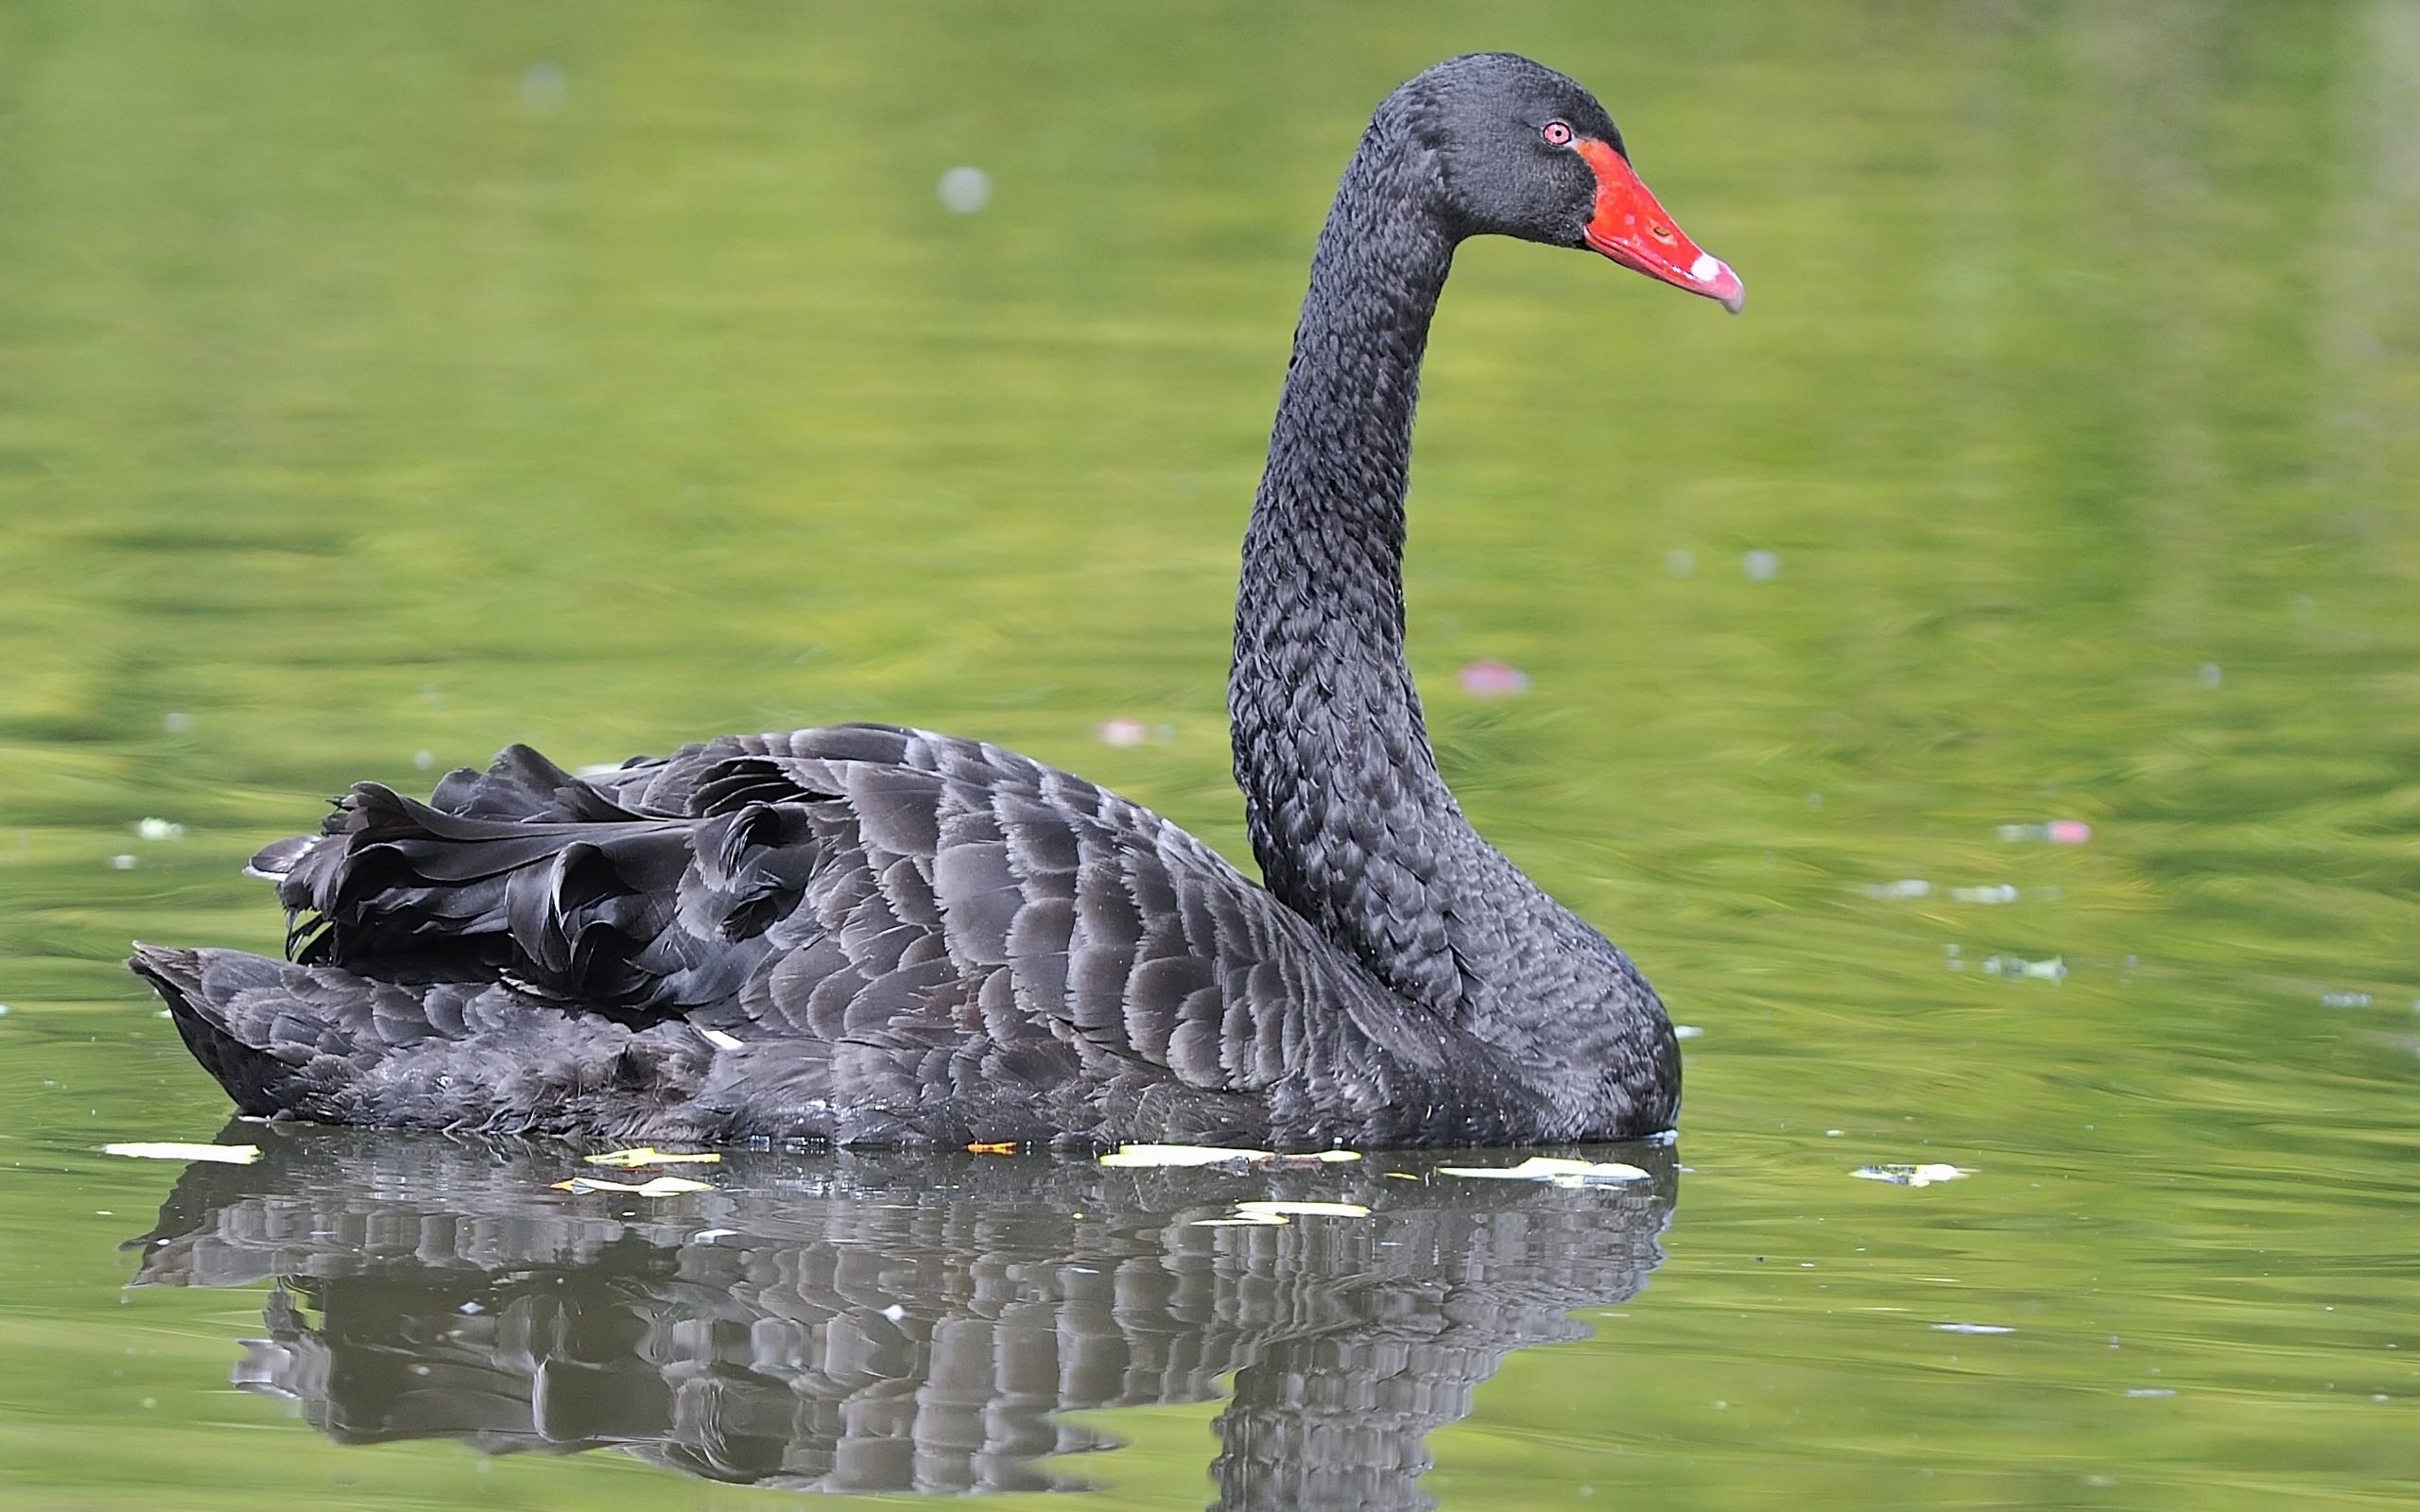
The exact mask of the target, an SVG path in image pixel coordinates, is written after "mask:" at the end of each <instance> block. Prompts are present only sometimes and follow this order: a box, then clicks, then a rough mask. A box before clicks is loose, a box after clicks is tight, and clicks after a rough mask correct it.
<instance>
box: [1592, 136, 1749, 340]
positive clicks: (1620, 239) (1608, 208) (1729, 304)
mask: <svg viewBox="0 0 2420 1512" xmlns="http://www.w3.org/2000/svg"><path fill="white" fill-rule="evenodd" d="M1572 149H1573V150H1574V151H1576V152H1578V153H1579V154H1580V156H1581V157H1582V159H1583V160H1585V161H1586V163H1587V164H1588V166H1589V167H1591V168H1593V169H1595V170H1596V172H1597V214H1596V215H1595V216H1594V217H1593V218H1591V219H1590V220H1589V222H1588V245H1589V246H1590V247H1591V248H1593V249H1596V250H1598V251H1600V252H1602V253H1604V254H1605V255H1606V256H1607V257H1610V258H1612V259H1613V260H1614V261H1615V262H1616V263H1619V264H1621V265H1622V266H1624V267H1629V268H1635V269H1637V270H1638V271H1639V272H1641V273H1644V274H1646V275H1647V276H1648V277H1649V278H1652V279H1661V280H1662V281H1663V282H1665V283H1669V284H1671V285H1673V286H1674V287H1675V288H1684V289H1686V290H1688V291H1689V292H1690V293H1692V294H1703V295H1704V296H1705V297H1706V298H1707V299H1709V300H1720V301H1721V302H1722V307H1723V308H1724V309H1726V310H1729V311H1730V312H1731V313H1732V314H1734V315H1737V314H1738V313H1739V307H1740V306H1741V305H1743V304H1745V303H1747V302H1748V290H1747V287H1746V286H1745V285H1744V284H1742V283H1740V282H1739V275H1738V274H1737V273H1734V272H1733V271H1731V267H1730V265H1728V264H1726V263H1725V262H1723V260H1722V259H1721V258H1720V257H1716V256H1714V255H1713V254H1712V253H1710V252H1705V251H1702V250H1700V249H1699V248H1698V244H1697V243H1695V242H1693V241H1691V240H1689V238H1688V234H1687V233H1686V232H1684V231H1682V230H1681V228H1680V227H1678V226H1675V225H1674V224H1672V217H1671V216H1669V215H1666V214H1664V207H1663V206H1662V205H1659V204H1657V203H1656V202H1655V197H1654V196H1653V195H1651V194H1649V193H1648V192H1647V185H1645V184H1643V183H1641V182H1639V181H1638V175H1637V174H1635V173H1633V172H1632V171H1631V166H1630V161H1629V160H1628V159H1626V158H1624V157H1623V156H1622V155H1621V154H1620V153H1618V152H1616V151H1615V150H1614V149H1613V148H1612V147H1611V146H1607V145H1606V144H1604V143H1602V142H1595V141H1589V140H1586V139H1584V138H1583V139H1582V140H1581V141H1578V142H1575V143H1573V144H1572Z"/></svg>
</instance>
